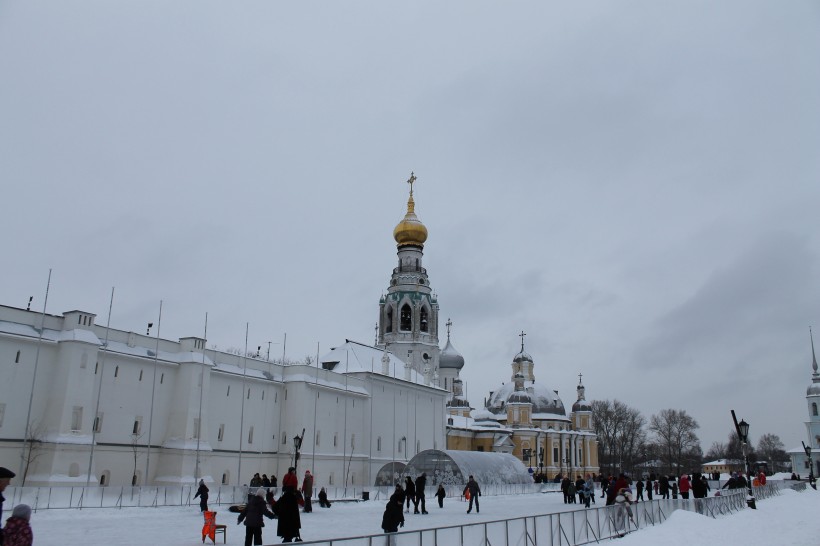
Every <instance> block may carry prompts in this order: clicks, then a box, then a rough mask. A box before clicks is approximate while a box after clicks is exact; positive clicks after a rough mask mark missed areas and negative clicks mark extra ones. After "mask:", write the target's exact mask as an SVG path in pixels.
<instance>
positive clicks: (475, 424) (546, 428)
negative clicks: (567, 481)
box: [442, 333, 599, 480]
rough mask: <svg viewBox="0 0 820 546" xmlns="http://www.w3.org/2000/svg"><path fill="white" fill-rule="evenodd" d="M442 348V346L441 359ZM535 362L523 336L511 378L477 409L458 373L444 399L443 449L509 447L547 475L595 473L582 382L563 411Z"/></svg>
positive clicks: (593, 438) (589, 413)
mask: <svg viewBox="0 0 820 546" xmlns="http://www.w3.org/2000/svg"><path fill="white" fill-rule="evenodd" d="M522 339H523V333H522ZM448 347H450V345H449V335H448ZM446 352H447V351H442V358H443V359H444V362H445V364H446V363H447V360H446V358H445V356H447V355H446ZM462 362H463V359H462ZM462 366H463V363H462ZM533 368H534V362H533V359H532V357H531V356H530V355H529V354H527V353H526V352H525V351H524V344H523V341H522V343H521V351H520V352H519V353H518V354H517V355H515V357H514V358H513V362H512V381H511V382H510V383H507V384H502V385H501V386H500V388H498V389H497V390H495V391H492V392H490V395H489V397H488V398H487V400H486V403H485V407H484V408H482V409H478V410H474V409H473V408H471V407H470V404H469V402H468V401H467V400H466V399H465V398H464V396H463V394H462V389H461V381H460V379H455V380H454V381H453V396H452V399H451V400H450V401H449V402H448V403H447V409H448V413H449V415H450V417H449V419H448V424H447V449H457V450H469V451H487V452H499V453H511V454H512V455H514V456H516V457H518V458H520V459H521V460H522V461H523V462H524V464H525V465H527V466H529V467H530V468H531V469H532V470H533V473H534V474H541V475H542V476H543V477H544V478H546V479H550V480H551V479H554V478H555V477H556V476H558V475H561V476H573V477H575V476H577V475H579V474H580V475H586V474H587V473H590V474H592V473H595V474H597V473H598V471H599V467H598V438H597V435H596V434H595V431H594V430H593V427H592V407H591V406H590V405H589V403H588V402H587V401H586V398H585V396H584V386H583V384H582V383H581V382H580V381H579V383H578V387H577V389H576V390H577V400H576V401H575V403H574V404H573V405H572V411H571V412H570V414H569V417H567V414H566V410H565V408H564V403H563V402H562V401H561V398H560V397H559V396H558V391H557V390H552V389H550V388H549V387H548V386H547V384H546V383H544V382H540V381H539V382H536V381H535V375H534V373H533Z"/></svg>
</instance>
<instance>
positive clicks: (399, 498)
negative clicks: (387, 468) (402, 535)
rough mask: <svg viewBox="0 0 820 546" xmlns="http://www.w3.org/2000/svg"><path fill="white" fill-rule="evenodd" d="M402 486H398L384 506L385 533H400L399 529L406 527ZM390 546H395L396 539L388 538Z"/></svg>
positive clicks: (383, 521)
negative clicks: (392, 545) (393, 545)
mask: <svg viewBox="0 0 820 546" xmlns="http://www.w3.org/2000/svg"><path fill="white" fill-rule="evenodd" d="M400 491H401V486H400V485H398V484H396V491H395V492H394V493H393V494H392V495H390V500H389V501H387V504H386V505H385V506H384V514H382V530H383V531H384V532H385V533H398V532H399V527H404V514H403V513H402V508H403V507H404V499H405V495H404V493H405V492H404V491H401V492H400ZM388 544H395V538H394V537H388Z"/></svg>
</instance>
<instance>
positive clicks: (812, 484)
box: [801, 442, 817, 489]
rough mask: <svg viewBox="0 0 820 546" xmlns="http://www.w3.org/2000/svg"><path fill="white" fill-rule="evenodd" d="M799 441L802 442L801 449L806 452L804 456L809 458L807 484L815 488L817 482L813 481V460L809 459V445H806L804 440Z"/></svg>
mask: <svg viewBox="0 0 820 546" xmlns="http://www.w3.org/2000/svg"><path fill="white" fill-rule="evenodd" d="M801 443H802V444H803V451H805V452H806V457H808V458H809V485H810V486H812V487H813V488H814V489H817V484H816V483H815V481H814V461H812V459H811V446H807V445H806V442H801Z"/></svg>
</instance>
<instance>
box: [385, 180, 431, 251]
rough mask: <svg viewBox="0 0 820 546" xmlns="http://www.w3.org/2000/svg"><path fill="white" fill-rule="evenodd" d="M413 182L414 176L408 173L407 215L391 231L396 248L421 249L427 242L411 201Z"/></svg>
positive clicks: (425, 231)
mask: <svg viewBox="0 0 820 546" xmlns="http://www.w3.org/2000/svg"><path fill="white" fill-rule="evenodd" d="M415 181H416V177H415V175H414V174H413V173H410V179H409V180H408V181H407V182H408V183H409V184H410V198H409V199H408V200H407V214H405V215H404V218H403V219H402V221H401V222H399V223H398V225H397V226H396V228H395V229H394V230H393V239H395V240H396V244H397V245H398V246H405V245H415V246H421V247H423V246H424V241H426V240H427V228H426V227H424V224H422V223H421V220H419V218H418V216H416V212H415V208H416V203H415V202H414V201H413V182H415Z"/></svg>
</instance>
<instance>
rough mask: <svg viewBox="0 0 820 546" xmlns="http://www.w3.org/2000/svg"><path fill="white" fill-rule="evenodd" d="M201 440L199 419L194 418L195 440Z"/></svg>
mask: <svg viewBox="0 0 820 546" xmlns="http://www.w3.org/2000/svg"><path fill="white" fill-rule="evenodd" d="M197 439H199V417H194V440H197Z"/></svg>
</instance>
